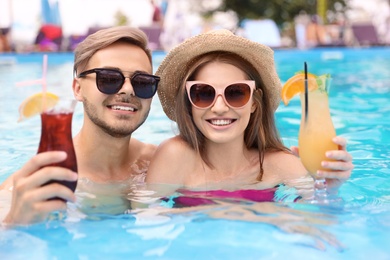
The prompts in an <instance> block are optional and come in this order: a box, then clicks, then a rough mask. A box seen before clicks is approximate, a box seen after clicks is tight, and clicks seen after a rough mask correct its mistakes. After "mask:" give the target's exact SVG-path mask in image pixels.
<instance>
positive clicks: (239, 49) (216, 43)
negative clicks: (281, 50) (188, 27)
mask: <svg viewBox="0 0 390 260" xmlns="http://www.w3.org/2000/svg"><path fill="white" fill-rule="evenodd" d="M214 51H226V52H232V53H235V54H238V55H239V56H241V57H242V58H243V59H245V60H246V61H248V62H249V63H251V64H252V66H253V67H254V68H255V69H256V70H257V71H258V73H259V74H260V76H261V78H262V80H263V83H264V85H265V88H266V89H267V92H268V95H269V97H268V98H269V99H270V104H271V108H272V110H273V111H275V110H276V108H277V107H278V106H279V103H280V90H281V86H282V85H281V83H280V79H279V77H278V75H277V73H276V70H275V65H274V52H273V50H272V49H271V48H269V47H267V46H265V45H262V44H260V43H257V42H254V41H250V40H248V39H246V38H243V37H240V36H237V35H234V34H233V33H232V32H230V31H228V30H214V31H210V32H207V33H204V34H199V35H197V36H193V37H191V38H189V39H187V40H186V41H184V42H183V43H181V44H179V45H178V46H176V47H175V48H173V49H172V50H171V51H170V52H169V53H168V54H167V56H166V57H165V58H164V60H163V61H162V63H161V65H160V66H159V67H158V69H157V72H156V75H157V76H160V77H161V81H160V83H159V86H158V96H159V98H160V102H161V105H162V107H163V109H164V112H165V114H167V116H168V117H169V118H170V119H171V120H173V121H176V119H175V118H176V116H175V106H176V96H177V93H178V90H179V88H180V86H181V83H182V82H181V81H182V80H183V79H184V76H185V74H186V73H187V72H188V70H189V68H190V67H191V63H192V62H193V61H194V59H195V58H197V57H199V56H200V55H203V54H206V53H209V52H214Z"/></svg>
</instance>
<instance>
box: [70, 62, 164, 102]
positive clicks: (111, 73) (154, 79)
mask: <svg viewBox="0 0 390 260" xmlns="http://www.w3.org/2000/svg"><path fill="white" fill-rule="evenodd" d="M91 73H96V86H97V88H98V89H99V91H100V92H102V93H104V94H107V95H112V94H116V93H118V92H119V90H120V89H121V88H122V86H123V83H125V79H126V78H130V82H131V85H132V86H133V89H134V92H135V95H136V96H137V97H139V98H152V97H153V96H154V94H156V91H157V86H158V82H159V81H160V77H158V76H154V75H150V74H147V73H143V72H135V73H134V74H133V75H132V76H131V77H125V76H124V75H123V73H122V72H121V71H120V70H116V69H103V68H97V69H91V70H87V71H84V72H81V73H80V74H79V75H78V76H77V77H79V78H83V77H85V76H87V75H88V74H91Z"/></svg>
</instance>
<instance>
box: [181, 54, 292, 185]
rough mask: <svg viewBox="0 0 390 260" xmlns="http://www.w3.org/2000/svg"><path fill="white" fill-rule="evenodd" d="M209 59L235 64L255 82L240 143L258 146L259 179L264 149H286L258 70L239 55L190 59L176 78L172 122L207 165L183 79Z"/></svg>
mask: <svg viewBox="0 0 390 260" xmlns="http://www.w3.org/2000/svg"><path fill="white" fill-rule="evenodd" d="M212 62H223V63H228V64H231V65H233V66H236V67H237V68H239V69H240V70H242V71H243V72H244V73H246V75H247V76H248V79H250V80H254V81H255V82H256V90H255V91H254V93H253V102H254V104H255V106H256V110H255V111H254V112H253V113H252V114H251V116H250V119H249V123H248V126H247V127H246V129H245V133H244V143H245V145H246V147H247V148H248V149H253V148H254V149H258V150H259V161H260V171H259V175H258V177H257V180H258V181H261V179H262V177H263V162H264V154H265V152H266V151H288V149H287V148H286V147H285V146H284V145H283V143H282V141H281V138H280V136H279V132H278V130H277V128H276V123H275V118H274V111H273V110H272V108H271V104H270V100H269V93H268V92H267V89H266V88H265V87H264V84H263V81H262V79H261V77H260V74H259V73H258V72H257V71H256V69H255V68H254V67H253V66H252V65H251V64H250V63H249V62H247V61H246V60H245V59H243V58H242V57H241V56H239V55H237V54H234V53H230V52H212V53H207V54H204V55H202V56H200V57H198V58H197V59H196V60H194V61H193V62H192V63H191V65H190V69H189V70H188V71H187V73H186V74H185V77H184V78H183V79H182V81H181V82H180V88H179V91H178V93H177V96H176V100H177V101H176V108H175V109H176V111H180V112H179V113H176V123H177V126H178V129H179V132H180V136H181V138H183V140H185V141H186V142H187V143H188V144H189V145H190V147H192V148H193V149H194V150H195V151H197V152H199V154H200V156H201V158H202V160H203V161H204V162H205V163H206V164H207V165H208V166H210V167H213V165H211V163H210V161H209V160H208V158H207V156H206V152H205V137H204V135H203V134H202V133H201V132H200V131H199V129H197V127H196V126H195V123H194V121H193V118H192V112H191V111H192V109H191V103H190V101H189V99H188V97H187V92H186V90H185V83H186V81H188V80H194V78H195V76H196V73H197V72H198V71H199V69H200V68H202V67H203V66H205V65H206V64H209V63H212Z"/></svg>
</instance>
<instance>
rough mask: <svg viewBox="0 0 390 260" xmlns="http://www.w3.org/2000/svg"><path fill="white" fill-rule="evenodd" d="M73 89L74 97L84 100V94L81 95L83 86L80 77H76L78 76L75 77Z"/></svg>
mask: <svg viewBox="0 0 390 260" xmlns="http://www.w3.org/2000/svg"><path fill="white" fill-rule="evenodd" d="M72 89H73V95H74V98H75V99H76V100H77V101H83V96H82V95H81V86H80V83H79V79H76V78H74V79H73V84H72Z"/></svg>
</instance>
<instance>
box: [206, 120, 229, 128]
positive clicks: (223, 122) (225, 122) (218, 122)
mask: <svg viewBox="0 0 390 260" xmlns="http://www.w3.org/2000/svg"><path fill="white" fill-rule="evenodd" d="M210 122H211V123H212V124H213V125H218V126H222V125H229V124H231V123H232V120H227V119H217V120H210Z"/></svg>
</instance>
